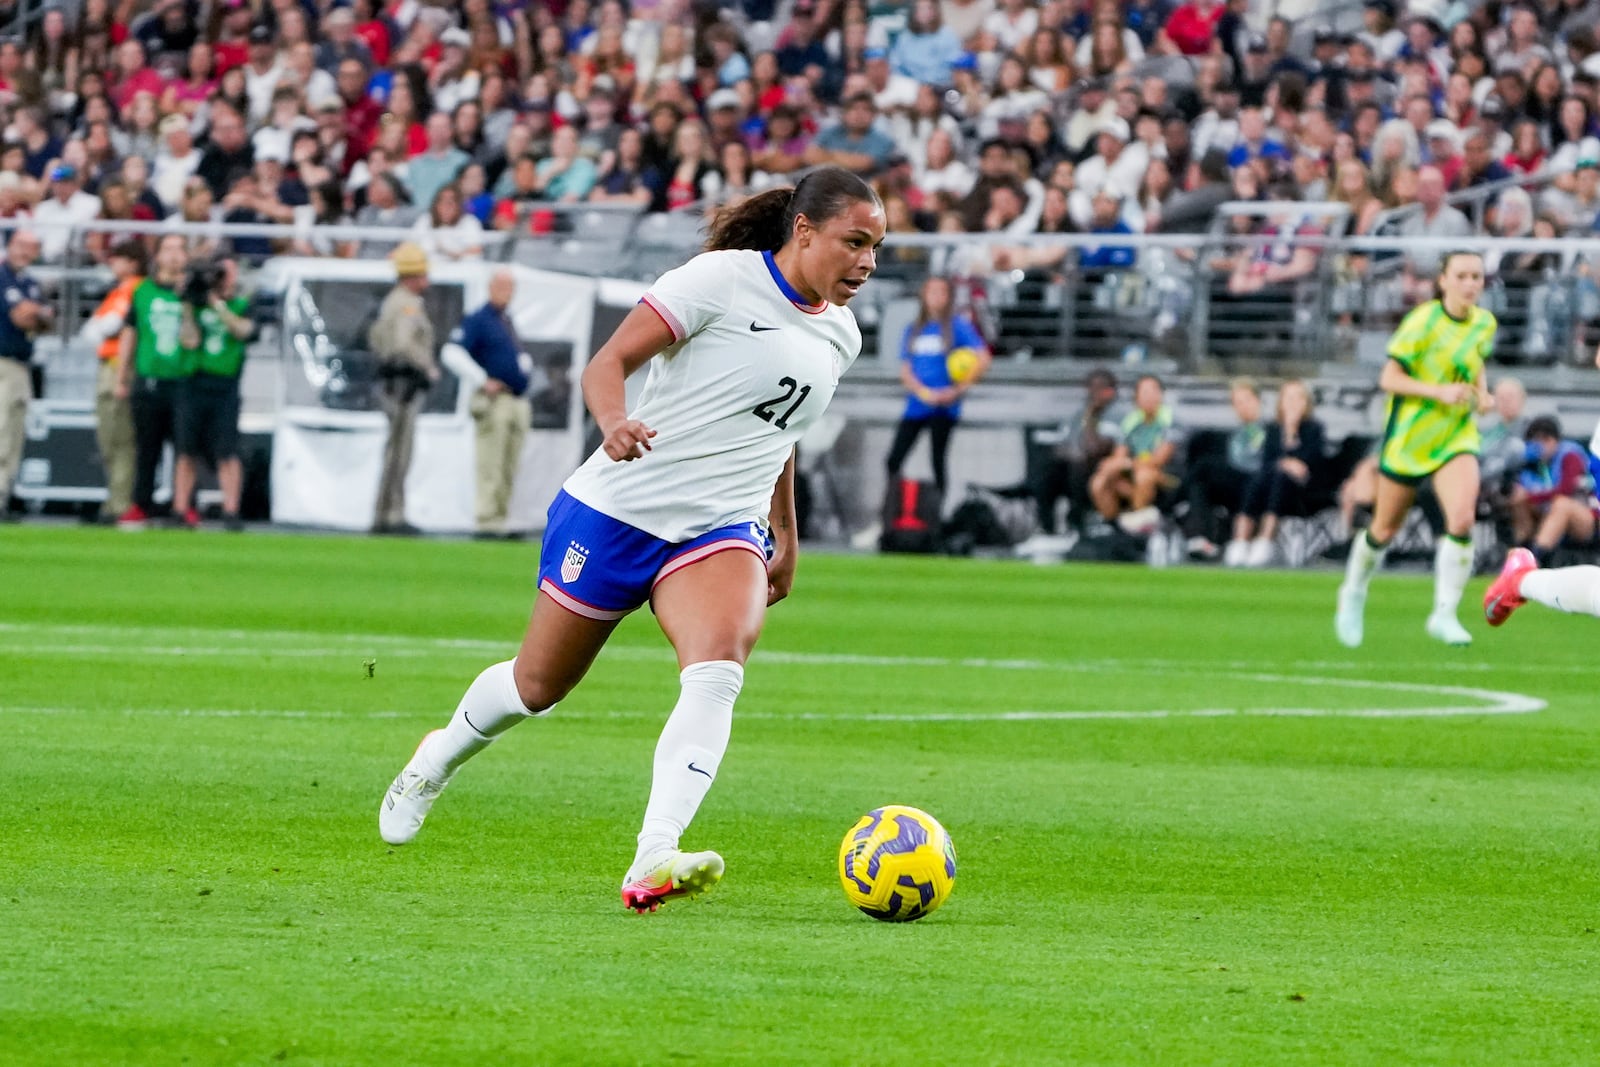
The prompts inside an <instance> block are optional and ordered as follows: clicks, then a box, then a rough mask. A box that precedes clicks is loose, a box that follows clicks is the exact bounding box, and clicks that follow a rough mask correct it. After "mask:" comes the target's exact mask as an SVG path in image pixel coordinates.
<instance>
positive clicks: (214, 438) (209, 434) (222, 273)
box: [172, 259, 255, 533]
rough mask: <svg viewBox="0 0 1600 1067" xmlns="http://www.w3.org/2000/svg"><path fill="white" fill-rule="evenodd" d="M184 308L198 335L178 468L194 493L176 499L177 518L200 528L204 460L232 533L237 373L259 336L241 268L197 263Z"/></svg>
mask: <svg viewBox="0 0 1600 1067" xmlns="http://www.w3.org/2000/svg"><path fill="white" fill-rule="evenodd" d="M183 302H184V304H185V305H186V311H187V313H188V314H189V315H191V316H193V318H194V322H195V325H196V327H197V328H198V331H199V345H198V347H197V350H196V351H194V352H192V353H190V354H189V363H190V365H191V366H192V367H193V368H194V374H193V376H192V377H190V379H189V382H188V418H187V419H186V420H185V427H186V429H187V436H186V438H183V437H180V438H179V440H178V451H179V457H180V458H179V462H180V463H182V464H184V465H185V466H186V467H187V469H188V472H189V473H188V476H187V477H186V478H184V479H182V482H181V484H182V486H183V488H184V489H186V490H188V491H190V492H189V493H184V494H183V495H177V496H174V498H173V505H172V506H173V512H174V513H175V514H176V515H178V516H180V517H181V518H182V520H183V522H184V524H185V525H187V526H191V527H195V526H199V525H200V514H199V512H198V511H196V510H195V507H194V504H193V500H192V496H191V495H190V493H192V490H193V489H194V483H195V478H194V474H195V471H196V470H198V468H199V463H200V461H201V460H205V461H206V462H207V463H209V464H211V467H212V469H213V470H215V471H216V472H217V483H218V485H220V486H221V488H222V524H223V526H224V527H225V528H226V529H228V530H229V531H231V532H235V533H237V532H238V531H240V530H243V529H244V522H243V521H242V520H241V519H240V518H239V496H240V494H241V492H242V491H243V488H244V467H243V465H242V464H241V463H240V462H239V373H240V371H242V370H243V369H244V356H245V343H246V342H247V341H249V340H250V335H251V334H252V333H254V332H255V323H254V322H252V321H251V319H250V298H249V297H248V296H244V295H242V294H241V293H240V292H239V264H238V262H237V261H235V260H233V259H223V260H221V261H218V262H203V263H196V264H195V265H194V266H193V267H191V268H190V269H189V275H188V277H187V278H186V279H185V281H184V286H183Z"/></svg>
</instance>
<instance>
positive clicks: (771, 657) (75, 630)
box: [0, 623, 1548, 722]
mask: <svg viewBox="0 0 1600 1067" xmlns="http://www.w3.org/2000/svg"><path fill="white" fill-rule="evenodd" d="M113 633H114V634H116V635H117V636H118V637H119V638H122V639H123V640H119V641H109V642H108V641H104V640H103V638H104V637H105V636H106V635H108V634H113ZM0 634H13V635H18V636H21V637H23V638H24V640H22V641H5V642H0V652H6V653H11V654H17V655H35V656H54V655H62V656H69V655H71V656H109V657H129V656H134V657H153V656H172V657H191V656H192V657H215V658H248V659H256V660H259V659H261V658H264V657H267V656H285V657H294V658H343V657H349V656H355V655H358V654H361V653H363V652H365V653H371V654H376V649H378V648H382V649H384V651H385V654H392V655H400V656H405V655H430V654H431V655H438V654H440V653H441V652H462V653H468V652H470V653H472V654H473V655H475V656H476V655H481V654H486V653H493V654H500V655H503V654H506V651H507V648H508V646H507V645H505V644H501V643H498V642H491V641H478V640H451V639H429V638H412V637H404V636H396V635H353V634H343V635H333V636H332V637H331V638H324V637H323V636H321V635H315V634H306V633H303V632H296V631H252V630H206V629H199V628H191V629H184V628H173V627H132V628H113V627H106V626H94V625H83V626H53V625H42V626H41V625H22V624H12V623H0ZM52 634H58V635H61V636H64V637H65V636H87V637H95V636H98V637H101V638H102V640H101V641H100V642H88V641H76V642H61V641H40V640H37V638H40V637H43V636H47V635H52ZM178 636H200V637H209V638H210V639H211V640H212V641H216V640H217V639H218V638H219V637H220V638H224V639H229V640H232V641H234V642H235V643H232V644H209V645H200V644H165V643H161V644H138V643H134V642H133V641H132V640H130V639H132V638H135V637H153V638H157V639H162V638H165V639H168V640H170V639H172V638H174V637H178ZM28 638H33V639H34V640H31V641H30V640H27V639H28ZM273 639H278V640H283V641H298V642H305V641H317V642H319V644H318V645H317V646H311V647H300V648H291V647H275V646H273V645H271V644H270V642H271V641H272V640H273ZM328 640H331V641H333V642H335V643H340V642H343V643H345V644H346V647H343V648H330V647H327V644H326V643H325V642H326V641H328ZM607 655H608V656H610V657H612V658H622V659H647V660H653V661H658V662H664V661H670V660H671V658H672V654H671V651H670V650H669V649H665V648H643V647H624V646H619V647H616V648H612V649H608V650H607ZM756 658H757V660H758V661H765V662H770V663H788V664H804V665H826V666H860V667H877V668H907V667H916V668H930V667H933V668H940V667H945V668H948V667H955V668H961V669H971V670H1005V671H1048V672H1067V673H1084V674H1114V673H1135V672H1143V671H1150V670H1163V669H1170V670H1181V671H1183V672H1184V673H1186V674H1188V675H1191V676H1192V675H1202V676H1206V677H1212V678H1226V679H1232V680H1236V681H1247V682H1255V683H1259V684H1262V685H1268V686H1283V685H1304V686H1312V687H1314V688H1319V689H1330V688H1331V689H1360V690H1370V689H1378V690H1384V691H1386V692H1407V693H1416V694H1420V695H1423V696H1430V697H1440V698H1446V699H1447V700H1448V701H1450V702H1448V703H1441V704H1439V705H1434V706H1422V707H1410V708H1407V707H1398V708H1397V707H1383V706H1375V707H1364V708H1323V707H1278V708H1222V707H1219V708H1200V709H1175V708H1165V709H1159V708H1158V709H1123V708H1102V709H1083V710H1078V709H1074V710H1053V709H1017V710H1010V711H989V712H925V713H917V714H909V715H896V714H884V713H874V712H850V711H830V712H801V713H795V714H776V713H763V712H741V713H740V717H741V718H744V719H784V720H793V719H800V720H815V721H855V722H983V721H1000V722H1032V721H1072V720H1083V719H1170V718H1223V717H1230V716H1272V717H1317V716H1338V717H1353V718H1402V717H1412V718H1438V717H1446V716H1458V715H1522V714H1529V713H1531V712H1537V711H1542V710H1543V709H1544V708H1545V707H1547V706H1548V705H1547V704H1546V702H1545V701H1543V700H1540V699H1539V698H1537V697H1531V696H1526V695H1524V694H1520V693H1511V692H1505V691H1501V690H1495V689H1483V688H1477V687H1471V686H1451V685H1433V684H1427V683H1421V682H1391V681H1374V680H1369V679H1362V678H1338V677H1327V676H1322V675H1307V674H1285V673H1269V672H1263V671H1261V670H1260V669H1259V664H1256V663H1250V662H1242V661H1232V662H1226V663H1195V662H1186V661H1181V660H1162V659H1102V660H1082V661H1070V660H1064V661H1050V660H1035V659H987V658H982V657H948V656H877V655H860V654H854V653H817V652H781V651H760V652H758V653H757V657H756ZM1285 666H1287V667H1289V668H1290V669H1299V668H1300V667H1302V666H1311V662H1310V661H1308V662H1306V663H1305V664H1286V665H1285ZM1317 666H1318V667H1319V668H1320V669H1329V668H1334V667H1337V668H1339V669H1353V668H1357V667H1361V666H1367V667H1368V668H1370V667H1371V666H1372V665H1370V664H1366V665H1363V664H1360V663H1357V662H1354V661H1333V662H1327V661H1322V662H1319V663H1318V664H1317ZM1430 666H1432V667H1433V668H1435V669H1438V668H1439V667H1440V666H1441V665H1440V664H1430ZM1444 666H1445V667H1446V668H1447V669H1450V670H1452V671H1455V670H1458V669H1459V668H1460V667H1461V666H1462V665H1460V664H1454V665H1451V664H1445V665H1444ZM1483 666H1487V665H1483ZM1386 669H1399V668H1396V667H1394V666H1393V665H1386ZM1463 700H1464V701H1467V703H1461V701H1463ZM90 710H95V709H80V708H69V707H5V706H4V705H0V711H7V712H11V713H22V714H71V713H74V712H78V711H90ZM120 711H121V712H122V713H123V714H127V715H167V716H193V717H202V718H248V717H276V718H305V719H313V718H342V717H346V716H347V714H348V713H344V712H336V711H311V710H297V709H260V710H253V709H243V708H241V709H229V708H187V709H184V708H174V709H138V708H123V709H120ZM361 714H362V716H363V717H367V718H403V717H406V716H408V715H412V714H415V715H418V716H424V715H426V716H432V715H434V714H436V713H435V712H433V711H428V712H423V711H417V712H402V711H381V712H369V713H361ZM605 714H607V715H608V716H610V717H616V718H632V717H649V718H659V715H660V713H659V712H658V711H613V712H607V713H605Z"/></svg>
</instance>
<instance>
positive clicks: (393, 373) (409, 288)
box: [367, 241, 439, 534]
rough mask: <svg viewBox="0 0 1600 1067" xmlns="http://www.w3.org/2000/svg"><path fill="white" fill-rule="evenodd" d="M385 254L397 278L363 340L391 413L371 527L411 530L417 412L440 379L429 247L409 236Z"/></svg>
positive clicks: (383, 530) (386, 409) (397, 531)
mask: <svg viewBox="0 0 1600 1067" xmlns="http://www.w3.org/2000/svg"><path fill="white" fill-rule="evenodd" d="M389 258H390V259H392V260H393V261H394V269H395V274H396V275H397V276H398V281H397V282H396V283H395V287H394V288H393V289H391V290H389V295H388V296H386V297H384V298H383V305H382V306H381V307H380V308H379V309H378V319H377V321H376V322H374V323H373V324H372V328H371V329H370V330H368V331H367V345H368V347H369V348H370V349H371V350H372V352H373V354H375V355H376V356H377V357H378V378H379V381H380V383H381V384H380V390H381V392H380V398H381V400H382V403H383V411H384V414H385V415H387V416H388V417H389V440H388V442H387V443H386V444H385V446H384V450H383V475H382V477H381V478H380V479H379V481H378V504H377V514H376V516H375V518H374V522H373V526H372V532H373V533H380V534H382V533H387V534H415V533H416V532H417V529H416V527H414V526H412V525H411V524H410V523H408V522H406V471H408V470H409V469H410V468H411V441H412V438H413V436H414V435H415V434H416V428H417V412H418V411H420V410H421V409H422V401H423V398H424V396H426V394H427V392H428V389H429V387H430V386H432V385H433V383H434V382H436V381H438V380H439V364H438V361H437V358H436V356H435V351H434V343H433V323H432V322H431V321H429V319H428V311H427V308H426V306H424V304H423V302H422V294H423V293H424V292H426V291H427V288H428V256H427V253H425V252H423V250H422V249H421V248H420V247H418V246H417V245H415V244H413V243H411V242H410V241H407V242H406V243H404V244H402V245H400V247H398V248H396V249H395V250H394V253H393V254H392V255H391V256H390V257H389Z"/></svg>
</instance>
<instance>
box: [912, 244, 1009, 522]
mask: <svg viewBox="0 0 1600 1067" xmlns="http://www.w3.org/2000/svg"><path fill="white" fill-rule="evenodd" d="M989 362H990V357H989V350H988V346H987V345H985V344H984V342H983V338H982V336H981V335H979V333H978V330H977V327H975V326H974V325H973V324H972V320H971V319H970V318H968V317H967V316H966V315H964V314H961V313H960V312H958V311H956V310H955V300H954V293H953V291H952V289H951V285H950V280H949V279H948V278H943V277H938V276H934V277H930V278H928V279H927V280H926V281H924V282H923V283H922V293H921V300H920V306H919V307H918V310H917V318H916V319H915V321H913V322H912V323H911V325H910V326H908V327H906V332H905V335H904V336H903V337H902V339H901V343H900V382H901V384H902V385H903V386H904V387H905V390H906V394H907V395H906V407H905V411H904V412H903V413H902V414H901V416H900V424H899V426H898V427H897V428H896V430H895V435H894V443H893V444H892V445H891V446H890V448H889V457H888V460H887V467H888V472H889V478H890V480H891V481H893V480H894V479H896V478H899V477H900V468H901V467H902V466H903V465H904V463H905V460H906V457H907V456H908V455H910V453H911V449H912V447H913V446H914V445H915V444H916V442H917V438H918V437H920V436H921V435H922V432H923V431H924V430H926V431H928V433H929V441H930V442H931V444H930V447H931V449H932V452H931V456H932V462H933V478H934V481H935V482H936V483H937V484H938V486H939V491H940V493H944V492H946V491H947V490H948V488H949V477H948V473H947V467H946V456H947V454H948V451H949V447H950V436H951V434H952V433H953V432H954V431H955V427H956V423H957V422H959V421H960V419H961V400H962V397H963V396H964V395H965V394H966V392H967V391H968V390H970V389H971V388H972V387H973V386H974V385H976V384H977V382H978V379H980V378H982V377H983V374H984V372H985V371H986V370H988V368H989Z"/></svg>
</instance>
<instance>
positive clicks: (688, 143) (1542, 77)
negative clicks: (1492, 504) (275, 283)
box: [0, 0, 1600, 296]
mask: <svg viewBox="0 0 1600 1067" xmlns="http://www.w3.org/2000/svg"><path fill="white" fill-rule="evenodd" d="M8 7H9V10H10V12H11V13H12V15H13V18H12V31H13V36H11V37H8V38H6V39H5V40H3V41H0V101H3V105H4V123H3V126H0V128H3V130H4V138H3V142H0V218H15V217H18V216H25V215H30V214H31V215H32V216H34V217H35V218H38V219H52V220H90V219H95V218H105V219H132V220H148V221H150V222H151V223H152V225H153V226H155V225H158V224H160V223H161V222H162V220H165V219H184V220H190V221H205V220H226V221H231V222H259V221H272V222H283V223H297V224H300V225H301V226H302V228H303V232H302V236H300V237H299V238H298V239H296V240H294V241H291V242H280V243H279V244H278V247H277V248H276V249H275V248H274V245H273V243H271V242H268V241H266V240H264V239H259V238H237V239H233V240H232V241H231V242H230V243H231V246H232V247H231V248H229V249H226V251H229V252H231V253H232V254H234V255H237V256H239V257H240V258H241V259H244V260H246V261H248V260H251V259H259V258H261V257H263V256H265V255H268V254H270V253H271V252H273V251H275V250H290V249H292V250H293V251H295V252H298V253H301V254H307V255H347V254H350V253H351V252H352V251H355V250H356V249H355V248H353V247H352V246H351V245H349V244H346V243H341V242H334V241H329V240H326V239H324V238H322V237H320V236H319V235H318V234H317V233H316V232H315V231H314V230H312V229H311V226H312V224H314V223H317V222H339V221H354V222H357V223H361V224H382V225H389V226H394V225H400V226H414V227H415V228H416V234H417V239H418V242H419V243H420V244H421V245H422V246H423V247H424V249H425V250H426V251H427V252H428V254H430V255H431V256H434V257H435V258H439V259H451V258H461V257H472V256H476V255H479V254H480V252H481V249H482V247H483V244H484V241H483V237H482V234H483V231H484V230H486V229H510V228H522V227H530V226H531V227H533V228H535V229H538V228H540V227H549V226H551V225H552V220H551V212H549V211H541V210H539V205H541V204H544V205H549V204H551V203H574V202H580V201H581V202H590V203H602V202H603V203H623V204H631V205H637V206H638V207H640V208H642V209H648V210H652V211H663V210H668V209H673V208H682V207H687V206H690V205H696V204H700V203H703V202H708V201H716V200H719V199H725V198H729V197H737V196H739V195H742V194H744V193H747V192H750V191H753V190H759V189H761V188H762V187H764V186H767V185H770V184H773V183H778V182H782V181H785V180H790V179H791V177H792V176H793V175H795V174H796V173H797V172H798V171H800V170H802V169H803V168H806V167H808V166H812V165H815V164H818V163H823V162H832V163H838V164H842V165H844V166H846V167H849V168H851V169H853V170H856V171H858V172H860V173H862V174H865V175H870V176H871V177H872V178H873V179H874V181H875V182H876V183H877V185H878V187H879V188H880V190H881V191H882V193H883V194H884V196H885V199H886V202H887V204H888V207H889V219H890V225H891V229H892V230H897V231H915V230H923V231H943V232H952V231H991V232H993V231H1001V232H1004V233H1006V234H1012V235H1018V236H1021V235H1026V234H1031V233H1035V232H1061V231H1090V232H1107V233H1123V232H1134V233H1137V232H1143V231H1158V230H1159V231H1186V230H1195V229H1197V228H1201V227H1203V226H1204V225H1205V224H1206V223H1207V222H1208V221H1209V219H1210V217H1211V215H1212V214H1213V212H1214V209H1215V207H1216V205H1217V204H1218V203H1220V202H1222V201H1223V200H1225V199H1234V198H1244V199H1256V198H1262V199H1264V198H1268V197H1274V198H1287V199H1295V198H1300V199H1307V200H1312V199H1321V198H1330V199H1334V200H1341V201H1344V202H1346V203H1348V204H1349V206H1350V208H1351V211H1352V214H1353V216H1354V218H1355V229H1356V230H1357V231H1358V232H1359V231H1361V230H1363V229H1365V228H1366V227H1369V226H1370V225H1371V224H1372V222H1373V220H1374V218H1375V217H1376V215H1377V213H1378V212H1379V211H1380V210H1381V209H1382V208H1384V207H1392V206H1396V205H1399V204H1403V203H1410V202H1419V203H1421V204H1422V205H1424V207H1425V209H1426V210H1424V211H1423V212H1421V213H1419V214H1418V215H1417V216H1416V217H1415V218H1413V219H1412V220H1411V221H1410V222H1408V224H1407V225H1408V226H1410V227H1411V230H1410V231H1409V232H1415V233H1425V234H1429V235H1451V234H1456V233H1459V232H1464V227H1465V225H1466V219H1465V218H1464V217H1463V216H1462V215H1461V214H1460V213H1459V212H1457V211H1456V210H1455V209H1454V208H1451V207H1449V206H1446V205H1442V204H1441V203H1440V201H1441V199H1442V196H1443V194H1444V193H1445V192H1447V191H1449V190H1454V189H1462V188H1466V187H1470V186H1473V185H1477V184H1481V183H1486V182H1491V181H1495V180H1496V179H1501V178H1505V177H1508V176H1514V175H1529V174H1534V173H1538V172H1545V173H1547V174H1553V175H1559V177H1557V178H1556V179H1555V180H1554V181H1553V182H1552V183H1549V184H1547V185H1543V186H1541V188H1540V191H1539V192H1538V193H1537V195H1536V197H1535V198H1533V199H1532V200H1531V202H1530V203H1529V204H1528V205H1526V206H1527V208H1528V210H1517V211H1515V212H1513V213H1512V214H1514V216H1515V217H1514V219H1512V220H1510V222H1509V225H1510V226H1511V231H1512V232H1519V233H1523V234H1526V233H1531V232H1532V231H1533V230H1534V227H1535V226H1536V225H1537V224H1540V223H1541V222H1542V223H1544V224H1546V225H1547V226H1548V227H1549V228H1550V229H1551V230H1552V231H1553V232H1557V233H1560V232H1572V231H1575V230H1576V231H1583V232H1591V231H1592V230H1593V225H1594V221H1595V218H1596V215H1597V213H1600V141H1596V140H1595V134H1596V132H1597V119H1596V114H1597V110H1600V99H1597V93H1596V87H1597V84H1600V39H1597V32H1596V24H1597V22H1600V6H1597V5H1596V4H1594V3H1590V2H1585V0H1552V2H1548V3H1545V4H1543V5H1542V6H1525V5H1516V4H1509V3H1501V2H1495V0H1490V2H1486V3H1481V4H1464V3H1456V4H1453V5H1450V6H1449V7H1448V8H1446V7H1444V6H1443V5H1442V4H1440V5H1431V4H1430V5H1429V6H1424V4H1423V3H1421V2H1419V3H1417V4H1414V5H1413V6H1412V8H1411V9H1410V10H1407V11H1402V10H1400V9H1399V8H1398V7H1397V5H1396V3H1395V2H1394V0H1369V2H1368V3H1367V5H1366V8H1365V23H1364V29H1363V30H1362V31H1361V32H1359V33H1355V34H1343V33H1339V32H1335V31H1334V30H1333V29H1331V28H1330V27H1328V26H1321V27H1318V28H1316V29H1315V32H1314V33H1313V34H1309V35H1306V34H1302V35H1301V37H1300V38H1299V39H1298V40H1297V39H1295V36H1294V32H1293V31H1294V27H1293V26H1292V25H1291V23H1290V22H1289V21H1288V20H1286V19H1283V18H1274V19H1272V20H1271V21H1269V22H1265V23H1264V24H1263V23H1262V22H1260V21H1259V20H1257V21H1256V22H1255V24H1256V25H1262V26H1263V28H1264V32H1261V33H1257V32H1253V31H1252V30H1251V29H1250V26H1251V25H1252V20H1251V18H1250V14H1251V13H1250V5H1249V4H1248V0H1230V2H1227V3H1221V2H1218V0H1186V2H1183V3H1181V4H1172V3H1171V2H1170V0H1126V2H1118V0H1049V2H1045V3H1032V2H1029V0H913V2H911V3H908V4H902V3H886V2H880V3H870V4H869V3H868V2H867V0H724V2H723V3H722V4H720V5H718V4H715V3H698V4H690V3H687V2H685V0H638V2H636V3H634V4H633V5H632V6H631V7H630V6H628V5H627V4H625V3H624V2H623V0H600V2H592V0H545V2H541V3H534V4H525V3H520V2H509V3H499V4H496V3H491V2H490V0H462V2H460V3H440V4H431V3H422V2H418V0H398V2H389V3H380V2H378V0H353V2H352V3H350V4H348V5H346V4H343V3H338V2H335V3H330V2H328V0H300V2H296V0H156V2H155V3H153V4H151V3H145V2H141V0H83V2H82V4H81V6H80V5H76V4H67V3H63V4H59V5H58V4H56V3H53V2H52V3H49V4H46V5H45V6H43V7H42V8H34V7H32V6H30V5H16V4H13V5H8ZM3 16H4V12H0V17H3ZM24 16H31V17H26V18H25V17H24ZM1208 157H1209V160H1210V161H1209V162H1208ZM1520 206H1521V205H1519V208H1520ZM1502 228H1504V227H1502ZM44 241H45V247H44V249H43V250H42V259H43V261H44V262H46V263H49V262H55V261H59V260H60V259H61V258H62V257H63V256H64V255H65V254H66V252H67V246H68V241H69V238H68V235H67V233H66V232H65V231H61V230H49V231H45V234H44ZM216 243H217V239H216V238H205V237H193V238H192V239H191V248H190V251H191V253H204V252H207V251H211V250H213V249H212V248H209V247H207V246H208V245H215V244H216ZM111 244H112V242H111V241H109V240H95V241H89V242H87V243H86V244H85V247H84V252H85V253H86V254H87V255H88V256H90V257H92V258H94V259H95V260H104V259H105V258H106V257H107V256H108V254H109V251H110V247H111ZM359 250H360V251H362V252H364V253H374V252H381V251H383V249H381V248H361V249H359ZM1112 251H1113V252H1114V251H1115V250H1112ZM1287 267H1288V264H1287V262H1284V263H1274V262H1270V261H1258V262H1256V263H1255V264H1253V265H1251V268H1250V271H1247V272H1246V273H1247V274H1251V273H1253V277H1249V278H1245V279H1243V281H1242V282H1241V285H1244V286H1246V287H1248V286H1249V285H1251V284H1254V285H1257V286H1259V285H1261V284H1264V280H1265V279H1268V278H1271V277H1273V276H1274V272H1275V271H1281V270H1283V269H1287ZM1430 273H1431V272H1430V271H1429V270H1428V269H1426V267H1425V265H1424V266H1423V267H1422V268H1421V269H1417V270H1416V271H1414V272H1413V278H1414V279H1415V280H1416V283H1417V285H1418V286H1419V287H1420V286H1424V285H1426V283H1427V278H1428V277H1429V274H1430ZM1412 295H1413V296H1415V295H1416V294H1415V293H1413V294H1412Z"/></svg>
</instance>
